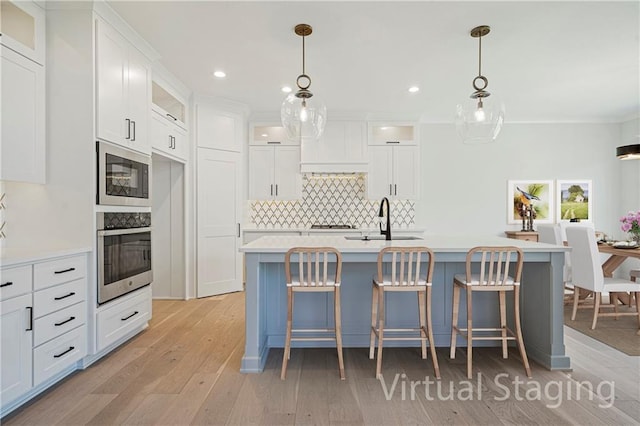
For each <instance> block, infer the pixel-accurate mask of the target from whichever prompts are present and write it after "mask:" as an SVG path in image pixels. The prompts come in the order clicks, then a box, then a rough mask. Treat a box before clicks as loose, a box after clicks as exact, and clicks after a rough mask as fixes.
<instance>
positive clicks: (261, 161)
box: [249, 145, 302, 200]
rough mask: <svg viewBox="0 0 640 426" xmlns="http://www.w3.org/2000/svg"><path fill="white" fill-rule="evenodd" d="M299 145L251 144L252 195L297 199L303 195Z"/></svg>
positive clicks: (254, 196)
mask: <svg viewBox="0 0 640 426" xmlns="http://www.w3.org/2000/svg"><path fill="white" fill-rule="evenodd" d="M299 164H300V147H298V146H286V145H284V146H277V145H275V146H250V147H249V198H250V199H251V200H298V199H300V198H302V175H301V174H300V167H299Z"/></svg>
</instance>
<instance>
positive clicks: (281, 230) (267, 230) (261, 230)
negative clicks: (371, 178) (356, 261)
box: [243, 226, 425, 234]
mask: <svg viewBox="0 0 640 426" xmlns="http://www.w3.org/2000/svg"><path fill="white" fill-rule="evenodd" d="M379 231H380V228H350V229H349V228H348V229H337V228H331V229H321V228H255V227H251V226H247V227H245V228H244V229H243V232H259V233H274V234H277V233H285V232H314V233H315V232H318V233H324V232H326V233H327V234H331V233H338V232H342V233H345V232H362V233H365V232H366V233H370V232H379ZM391 231H392V232H401V233H403V234H407V233H411V232H414V233H416V234H422V233H423V232H424V231H425V229H424V228H391Z"/></svg>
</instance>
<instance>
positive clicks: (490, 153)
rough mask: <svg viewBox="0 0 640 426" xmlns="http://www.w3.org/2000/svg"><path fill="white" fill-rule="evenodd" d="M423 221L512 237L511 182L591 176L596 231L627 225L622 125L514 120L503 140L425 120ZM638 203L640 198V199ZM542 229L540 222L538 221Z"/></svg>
mask: <svg viewBox="0 0 640 426" xmlns="http://www.w3.org/2000/svg"><path fill="white" fill-rule="evenodd" d="M420 137H421V144H422V149H421V152H422V162H421V167H422V184H421V190H422V191H421V192H422V193H421V199H420V201H419V202H418V205H417V206H416V210H417V212H416V222H417V226H420V227H424V228H426V230H427V233H455V234H493V235H504V234H503V232H504V231H505V230H506V229H518V228H519V226H518V225H507V181H508V180H510V179H543V180H555V179H591V180H592V181H593V188H592V190H593V195H592V198H593V201H594V206H593V216H594V223H595V226H596V229H598V230H602V231H604V232H605V233H607V234H609V235H612V234H614V235H615V234H616V232H617V231H616V229H619V226H618V222H617V220H618V218H619V216H620V215H622V213H624V212H626V210H624V211H622V210H621V208H620V207H619V206H620V203H619V200H620V193H621V190H620V187H619V182H620V178H619V175H620V172H619V169H620V163H621V162H620V161H619V160H618V159H617V158H616V156H615V146H616V145H619V140H620V124H584V123H579V124H507V125H505V127H504V128H503V130H502V133H501V135H500V137H499V139H498V141H496V142H495V143H492V144H485V145H465V144H463V143H462V142H461V141H460V140H459V138H458V136H457V134H456V133H455V128H454V126H453V125H452V124H423V125H422V126H421V129H420ZM636 204H637V203H636ZM637 207H638V208H640V205H638V206H637ZM534 227H535V224H534Z"/></svg>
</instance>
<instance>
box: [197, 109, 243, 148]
mask: <svg viewBox="0 0 640 426" xmlns="http://www.w3.org/2000/svg"><path fill="white" fill-rule="evenodd" d="M240 121H241V120H240V118H239V116H237V115H236V114H233V113H228V112H223V111H219V110H217V109H216V108H215V107H213V106H211V105H207V104H205V103H199V104H197V105H196V131H197V142H198V146H199V147H201V148H213V149H222V150H225V151H233V152H242V137H241V123H240Z"/></svg>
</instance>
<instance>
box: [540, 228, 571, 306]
mask: <svg viewBox="0 0 640 426" xmlns="http://www.w3.org/2000/svg"><path fill="white" fill-rule="evenodd" d="M538 242H540V243H547V244H555V245H557V246H562V245H564V240H563V239H562V229H561V227H560V225H557V224H540V225H538ZM562 280H563V282H564V289H565V293H568V294H573V284H572V283H571V256H570V255H569V252H565V254H564V269H563V270H562Z"/></svg>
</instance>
